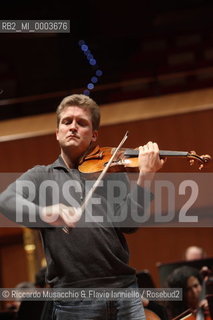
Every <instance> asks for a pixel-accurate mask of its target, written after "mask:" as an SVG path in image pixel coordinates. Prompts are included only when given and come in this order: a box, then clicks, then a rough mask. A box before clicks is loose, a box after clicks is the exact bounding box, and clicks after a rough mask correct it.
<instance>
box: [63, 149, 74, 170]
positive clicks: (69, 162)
mask: <svg viewBox="0 0 213 320" xmlns="http://www.w3.org/2000/svg"><path fill="white" fill-rule="evenodd" d="M61 157H62V159H63V160H64V163H65V165H66V167H67V168H69V169H74V168H76V167H77V164H78V159H72V157H70V156H69V155H67V154H66V153H64V152H63V150H61Z"/></svg>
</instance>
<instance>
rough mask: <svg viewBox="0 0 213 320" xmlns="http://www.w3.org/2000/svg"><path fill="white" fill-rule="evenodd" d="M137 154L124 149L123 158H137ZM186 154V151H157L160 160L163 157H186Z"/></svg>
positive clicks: (135, 151) (137, 151)
mask: <svg viewBox="0 0 213 320" xmlns="http://www.w3.org/2000/svg"><path fill="white" fill-rule="evenodd" d="M138 154H139V150H134V149H126V151H125V152H124V156H125V157H129V158H132V157H137V156H138ZM188 154H189V153H188V152H186V151H169V150H160V151H159V155H160V157H161V158H165V157H187V156H188Z"/></svg>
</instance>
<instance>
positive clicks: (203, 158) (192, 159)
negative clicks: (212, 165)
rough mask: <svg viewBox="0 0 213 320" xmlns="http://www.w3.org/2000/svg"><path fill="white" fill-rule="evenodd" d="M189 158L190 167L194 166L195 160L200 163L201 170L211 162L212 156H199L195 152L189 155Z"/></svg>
mask: <svg viewBox="0 0 213 320" xmlns="http://www.w3.org/2000/svg"><path fill="white" fill-rule="evenodd" d="M187 157H188V158H189V163H190V166H192V165H194V163H195V160H196V161H198V162H199V164H200V165H199V167H198V168H199V170H201V169H202V168H203V167H204V165H205V164H207V163H208V162H209V161H211V156H210V155H209V154H205V155H201V156H199V155H197V154H196V152H195V151H191V152H189V153H188V155H187Z"/></svg>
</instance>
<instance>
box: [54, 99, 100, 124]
mask: <svg viewBox="0 0 213 320" xmlns="http://www.w3.org/2000/svg"><path fill="white" fill-rule="evenodd" d="M72 106H77V107H79V108H82V109H87V110H89V111H90V113H91V118H92V127H93V130H98V129H99V125H100V108H99V106H98V105H97V103H96V102H95V101H94V100H93V99H91V98H90V97H88V96H86V95H84V94H72V95H70V96H67V97H65V98H64V99H63V100H62V101H61V103H60V104H59V106H58V107H57V109H56V115H57V127H58V125H59V122H60V118H61V113H62V111H63V110H64V109H65V108H67V107H72Z"/></svg>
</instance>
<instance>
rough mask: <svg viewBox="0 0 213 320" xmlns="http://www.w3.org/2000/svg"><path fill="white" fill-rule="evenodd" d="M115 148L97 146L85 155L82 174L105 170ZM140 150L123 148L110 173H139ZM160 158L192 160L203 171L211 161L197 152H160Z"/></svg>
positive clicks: (116, 156) (82, 161)
mask: <svg viewBox="0 0 213 320" xmlns="http://www.w3.org/2000/svg"><path fill="white" fill-rule="evenodd" d="M114 150H115V148H112V147H103V148H100V147H99V146H96V147H95V148H94V149H93V150H92V152H90V153H89V154H87V155H85V156H84V157H83V158H82V159H81V161H80V164H79V167H78V169H79V171H80V172H82V173H95V172H101V171H103V170H104V168H105V167H106V165H107V164H108V163H109V160H110V159H111V157H112V155H113V153H114ZM138 155H139V150H138V149H125V148H121V149H119V151H118V152H117V153H116V155H115V157H114V159H113V161H112V163H111V164H110V166H109V168H108V170H107V171H108V172H138V171H139V167H138ZM159 156H160V158H167V157H178V158H188V159H189V160H190V165H193V164H194V163H195V161H197V162H198V164H199V169H202V168H203V166H204V165H205V164H207V163H208V162H209V161H210V160H211V156H210V155H208V154H206V155H201V156H199V155H197V154H196V152H195V151H191V152H187V151H168V150H160V151H159Z"/></svg>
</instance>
